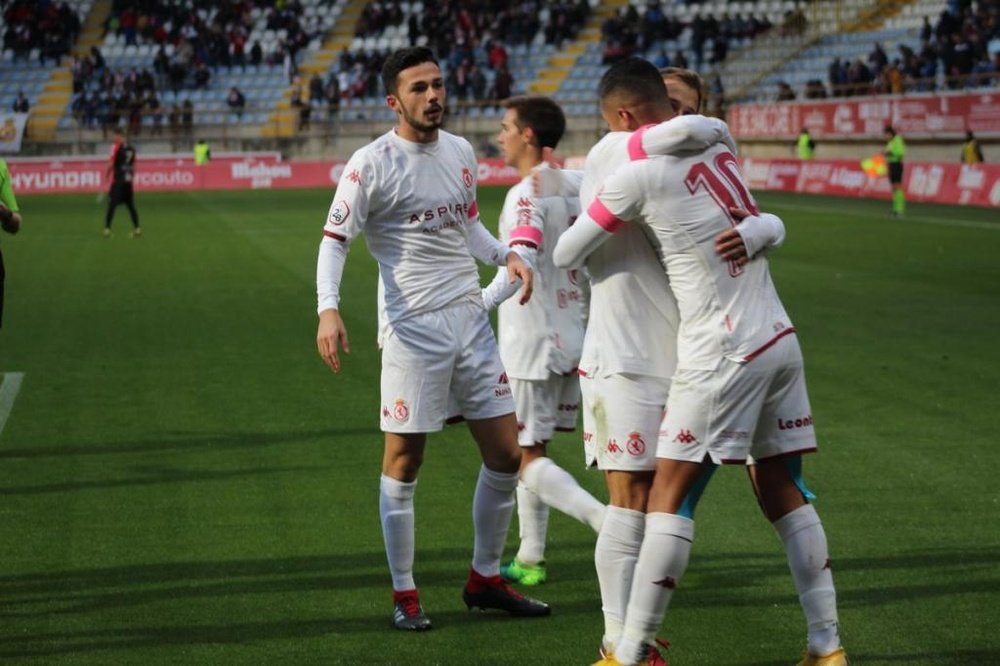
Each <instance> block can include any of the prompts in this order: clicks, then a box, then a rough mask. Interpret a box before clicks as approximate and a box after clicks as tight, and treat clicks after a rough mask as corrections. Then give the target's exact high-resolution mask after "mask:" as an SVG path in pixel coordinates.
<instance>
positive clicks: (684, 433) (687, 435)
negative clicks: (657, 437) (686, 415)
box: [674, 430, 698, 444]
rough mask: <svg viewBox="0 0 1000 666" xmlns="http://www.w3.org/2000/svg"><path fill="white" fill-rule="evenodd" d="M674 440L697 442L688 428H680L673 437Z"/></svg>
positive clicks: (686, 442)
mask: <svg viewBox="0 0 1000 666" xmlns="http://www.w3.org/2000/svg"><path fill="white" fill-rule="evenodd" d="M674 441H675V442H680V443H681V444H697V443H698V438H697V437H695V436H694V435H692V434H691V431H690V430H681V431H680V432H678V433H677V436H676V437H674Z"/></svg>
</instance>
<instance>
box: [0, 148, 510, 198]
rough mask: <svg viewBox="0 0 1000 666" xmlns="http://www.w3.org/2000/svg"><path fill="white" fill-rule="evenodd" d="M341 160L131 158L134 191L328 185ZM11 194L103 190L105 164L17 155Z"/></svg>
mask: <svg viewBox="0 0 1000 666" xmlns="http://www.w3.org/2000/svg"><path fill="white" fill-rule="evenodd" d="M346 163H347V161H346V160H330V161H318V160H317V161H291V162H283V161H281V160H280V159H279V158H278V157H277V155H276V154H268V153H264V154H261V155H258V156H248V157H231V158H222V159H213V160H212V161H211V162H209V163H208V164H205V165H202V166H196V165H195V164H194V162H193V160H192V159H190V158H187V157H184V158H170V157H156V158H151V159H145V160H144V159H143V158H142V156H141V155H140V156H139V159H138V160H137V162H136V171H135V189H136V191H138V192H157V191H159V192H164V191H178V190H240V189H270V188H274V189H284V188H301V187H329V188H331V189H332V188H333V187H335V186H336V184H337V182H338V181H339V180H340V177H341V174H342V172H343V170H344V165H345V164H346ZM8 165H9V167H10V173H11V181H12V183H13V185H14V192H15V193H16V194H62V193H71V192H103V191H105V190H107V189H108V187H109V186H110V181H109V180H108V175H107V167H108V162H107V160H106V159H102V158H97V157H94V158H72V159H64V160H58V159H56V160H39V159H21V160H19V159H17V158H13V159H10V160H9V161H8ZM478 176H479V184H480V185H512V184H514V183H516V182H517V181H518V180H520V179H519V177H518V175H517V170H516V169H514V168H513V167H508V166H504V164H503V161H502V160H498V159H484V160H480V161H479V172H478Z"/></svg>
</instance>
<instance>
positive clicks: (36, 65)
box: [0, 0, 1000, 146]
mask: <svg viewBox="0 0 1000 666" xmlns="http://www.w3.org/2000/svg"><path fill="white" fill-rule="evenodd" d="M36 5H38V3H31V2H26V1H25V0H17V1H15V2H12V3H10V4H8V6H7V7H6V9H5V11H4V14H3V24H2V26H0V27H2V28H3V34H4V45H5V49H4V51H3V57H2V59H0V95H2V96H3V103H4V104H6V105H8V108H10V106H11V105H12V104H13V102H14V99H15V97H16V96H17V94H18V93H19V92H23V93H24V96H25V97H26V99H27V101H28V104H29V106H30V108H31V119H30V121H29V129H28V136H29V139H31V140H40V141H48V140H53V139H57V138H58V137H62V139H61V140H65V141H73V140H76V141H86V142H93V141H100V140H102V139H103V137H104V136H105V135H106V131H107V129H108V128H109V127H110V125H112V124H116V123H123V124H128V125H129V126H130V127H131V128H132V131H133V132H135V133H148V135H150V136H164V137H168V138H169V137H176V138H177V141H178V143H179V145H182V144H183V143H184V142H185V141H187V140H188V139H189V138H190V134H191V133H192V132H193V131H194V128H196V127H198V128H205V131H207V132H208V134H209V135H210V136H216V137H221V138H223V140H227V138H234V139H235V140H237V141H253V140H265V141H266V140H271V139H296V138H304V139H308V138H309V137H316V136H320V137H323V141H329V140H335V139H331V137H337V136H341V135H351V134H357V135H359V136H360V135H366V134H370V133H371V132H372V131H374V130H375V128H376V127H381V126H384V124H385V123H387V122H391V120H392V113H391V112H390V111H389V110H388V109H387V108H386V107H385V104H384V101H383V99H382V91H381V84H380V81H379V80H378V73H379V69H380V67H381V63H382V62H383V60H384V57H385V56H386V54H387V53H388V52H389V51H391V50H392V49H395V48H399V47H401V46H406V45H410V44H426V45H428V46H431V47H432V48H434V49H436V51H437V52H438V54H439V57H440V58H441V62H442V66H443V69H444V71H445V75H446V76H447V78H448V84H449V91H450V94H451V100H452V102H453V103H452V105H451V111H452V113H453V115H454V117H455V120H457V121H458V122H459V124H457V125H454V127H455V128H456V129H457V130H460V131H470V132H473V133H476V134H478V135H479V137H481V138H483V139H484V140H483V141H482V142H481V145H482V146H485V144H486V142H487V141H486V140H485V139H487V138H488V137H489V135H490V134H491V133H492V132H493V131H494V128H495V124H494V123H495V120H496V118H498V117H499V116H500V114H501V111H502V109H501V108H500V106H499V105H498V104H497V100H499V99H503V98H505V97H507V96H510V95H514V94H519V93H528V92H531V93H540V94H548V95H552V96H553V97H554V98H555V99H557V100H558V101H559V102H560V103H561V104H562V105H563V107H564V108H565V109H566V111H567V114H568V115H569V116H571V117H574V118H575V119H576V122H577V123H578V125H582V124H588V127H592V128H593V129H592V131H594V132H598V131H599V127H598V125H599V119H597V114H596V86H597V82H598V80H599V79H600V76H601V75H602V74H603V72H604V71H605V69H606V68H607V66H608V64H609V63H610V62H613V61H614V60H615V59H617V58H620V57H623V56H625V55H628V54H639V55H642V56H644V57H646V58H647V59H649V60H651V61H652V62H654V63H655V64H657V65H658V66H666V65H673V66H688V67H692V68H695V69H698V70H699V71H700V72H701V73H702V74H703V75H704V76H705V77H706V79H707V80H708V81H709V84H710V96H709V100H710V107H709V108H710V111H713V108H712V107H713V106H715V107H717V108H715V109H714V112H716V113H719V114H721V113H723V109H722V104H721V100H722V98H723V96H725V98H726V99H727V100H729V101H735V102H740V101H765V100H766V101H776V100H779V99H780V100H790V99H812V98H819V97H822V96H824V95H832V94H872V93H879V92H894V91H895V92H902V91H904V90H906V91H911V90H912V91H917V90H921V89H930V88H932V87H933V88H937V89H947V88H955V87H960V86H964V85H967V84H968V83H969V81H970V80H972V81H974V82H975V83H976V84H979V85H992V84H994V83H995V81H996V78H997V77H996V72H997V67H998V64H1000V56H998V55H997V54H998V53H1000V38H998V37H997V27H996V26H997V20H996V15H997V5H998V2H997V1H996V0H989V1H983V2H955V1H952V2H946V0H916V1H909V2H907V1H905V0H878V1H877V2H875V3H874V4H872V3H869V2H868V1H867V0H840V1H833V0H813V1H811V2H801V1H798V0H752V1H746V0H741V1H735V2H734V1H729V2H727V1H726V0H704V1H701V2H696V1H691V0H575V1H574V0H566V1H560V0H539V1H535V0H530V1H529V0H514V1H512V2H505V1H501V0H469V1H462V2H459V1H458V0H444V1H442V2H436V3H426V2H424V0H290V1H288V2H285V3H282V4H277V3H273V2H269V1H264V0H242V1H240V2H224V1H222V0H216V1H214V2H212V1H205V2H198V3H195V4H187V3H177V2H172V1H170V0H142V1H140V2H127V1H126V0H67V2H64V3H60V4H59V5H51V8H52V9H50V10H49V11H53V12H57V15H58V12H71V13H73V14H75V15H76V16H77V17H78V20H77V21H76V24H77V25H79V26H80V27H79V28H77V29H70V31H69V32H68V33H66V35H73V34H75V35H78V36H77V37H76V40H75V42H74V43H73V44H72V47H71V48H72V50H71V52H70V53H71V56H70V57H66V56H62V65H61V66H56V65H55V60H54V58H53V57H52V53H53V52H52V51H51V50H50V51H46V52H45V53H43V48H42V45H39V43H38V42H37V40H36V41H35V42H31V43H32V44H34V45H33V46H32V47H31V48H29V49H27V50H26V47H25V46H24V45H23V44H22V42H23V41H24V39H26V38H27V37H26V36H30V35H31V34H33V33H31V32H30V31H28V32H26V31H25V30H24V29H23V24H24V23H25V21H26V20H29V18H30V21H35V22H37V21H38V20H39V19H38V18H37V17H35V16H34V14H32V13H31V12H32V11H33V8H34V7H35V6H36ZM38 6H39V7H41V6H42V5H38ZM278 7H280V9H278ZM946 10H947V11H946ZM80 19H82V20H80ZM68 25H71V26H72V25H73V21H68ZM66 35H64V36H63V37H60V39H58V40H56V39H53V44H55V43H57V42H58V43H60V44H62V45H63V46H64V47H65V46H66V38H65V37H66ZM928 35H929V36H930V37H931V39H929V40H928V41H929V42H930V46H928V45H926V44H922V43H921V38H922V37H926V36H928ZM955 35H958V36H957V37H956V36H955ZM876 44H877V45H878V47H876ZM956 46H957V47H958V48H955V47H956ZM53 48H54V47H53ZM64 50H65V49H64ZM956 51H957V52H958V54H959V55H958V56H957V57H956V55H955V52H956ZM965 53H971V54H973V55H972V57H970V58H966V56H965V55H963V54H965ZM837 58H839V59H840V63H852V64H858V63H859V61H860V63H861V64H863V65H864V67H854V68H853V69H854V71H853V72H852V68H851V67H848V68H847V70H848V74H845V75H844V76H848V75H849V76H851V77H854V78H852V79H851V80H850V81H849V82H848V83H849V85H846V86H844V85H842V84H843V81H842V80H841V79H842V78H843V77H842V76H836V75H835V77H834V78H835V79H836V80H837V81H838V82H839V83H840V84H841V85H839V86H831V81H830V72H831V70H832V69H834V68H832V67H831V65H832V64H833V62H834V60H835V59H837ZM897 58H898V59H899V61H900V62H899V63H898V65H894V63H893V61H894V60H895V59H897ZM956 60H957V61H958V63H957V64H956ZM872 63H875V64H874V65H873V64H872ZM955 67H957V73H956V74H948V73H947V72H950V71H951V70H952V69H953V68H955ZM969 77H972V79H970V78H969ZM928 79H929V80H928ZM234 90H235V91H237V95H238V98H239V99H240V100H241V102H240V103H237V104H235V105H234V104H231V103H230V97H231V95H232V91H234ZM479 121H482V122H479ZM588 131H591V130H588Z"/></svg>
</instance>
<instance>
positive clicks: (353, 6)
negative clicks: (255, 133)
mask: <svg viewBox="0 0 1000 666" xmlns="http://www.w3.org/2000/svg"><path fill="white" fill-rule="evenodd" d="M367 4H368V0H337V2H336V3H335V4H334V7H333V10H332V11H337V12H339V13H338V14H337V20H336V22H335V23H334V24H333V28H332V29H331V30H330V32H329V33H327V35H326V37H325V38H324V40H323V44H322V45H321V46H320V47H319V48H318V49H317V50H315V51H312V52H310V54H309V56H308V58H307V59H306V61H305V62H303V63H302V64H301V65H299V76H301V77H302V81H303V85H305V82H307V81H308V80H309V77H311V76H312V75H313V74H319V75H320V76H325V75H326V73H327V72H328V71H329V70H330V66H331V65H332V64H333V61H334V60H336V59H337V57H338V56H339V55H340V52H341V51H342V50H343V49H345V48H348V47H350V46H351V42H352V41H353V40H354V30H355V28H356V27H357V24H358V18H359V17H360V16H361V12H362V11H364V8H365V6H366V5H367ZM324 83H325V81H324ZM293 89H294V86H292V85H289V86H287V87H286V88H285V90H284V91H283V93H282V95H281V97H280V98H279V99H278V101H277V102H276V103H275V107H274V110H273V111H271V113H270V116H269V117H268V121H267V122H266V123H265V124H264V126H263V127H262V128H261V136H263V137H265V138H276V137H281V138H287V137H292V136H295V135H296V134H298V131H299V129H298V128H299V117H298V116H299V114H298V110H296V109H294V108H293V107H292V90H293Z"/></svg>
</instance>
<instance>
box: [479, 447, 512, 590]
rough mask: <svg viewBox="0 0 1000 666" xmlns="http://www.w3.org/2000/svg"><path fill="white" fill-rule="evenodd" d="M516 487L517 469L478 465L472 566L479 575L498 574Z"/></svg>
mask: <svg viewBox="0 0 1000 666" xmlns="http://www.w3.org/2000/svg"><path fill="white" fill-rule="evenodd" d="M516 487H517V473H516V472H515V473H513V474H504V473H503V472H494V471H493V470H491V469H487V467H486V465H483V466H482V467H480V469H479V480H478V481H477V482H476V494H475V496H474V497H473V499H472V524H473V526H474V527H475V529H476V541H475V544H474V545H473V548H472V568H473V569H475V571H476V573H478V574H479V575H481V576H486V577H490V576H499V575H500V557H501V556H502V555H503V546H504V542H505V541H506V540H507V529H508V528H509V527H510V519H511V516H513V515H514V489H515V488H516Z"/></svg>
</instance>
